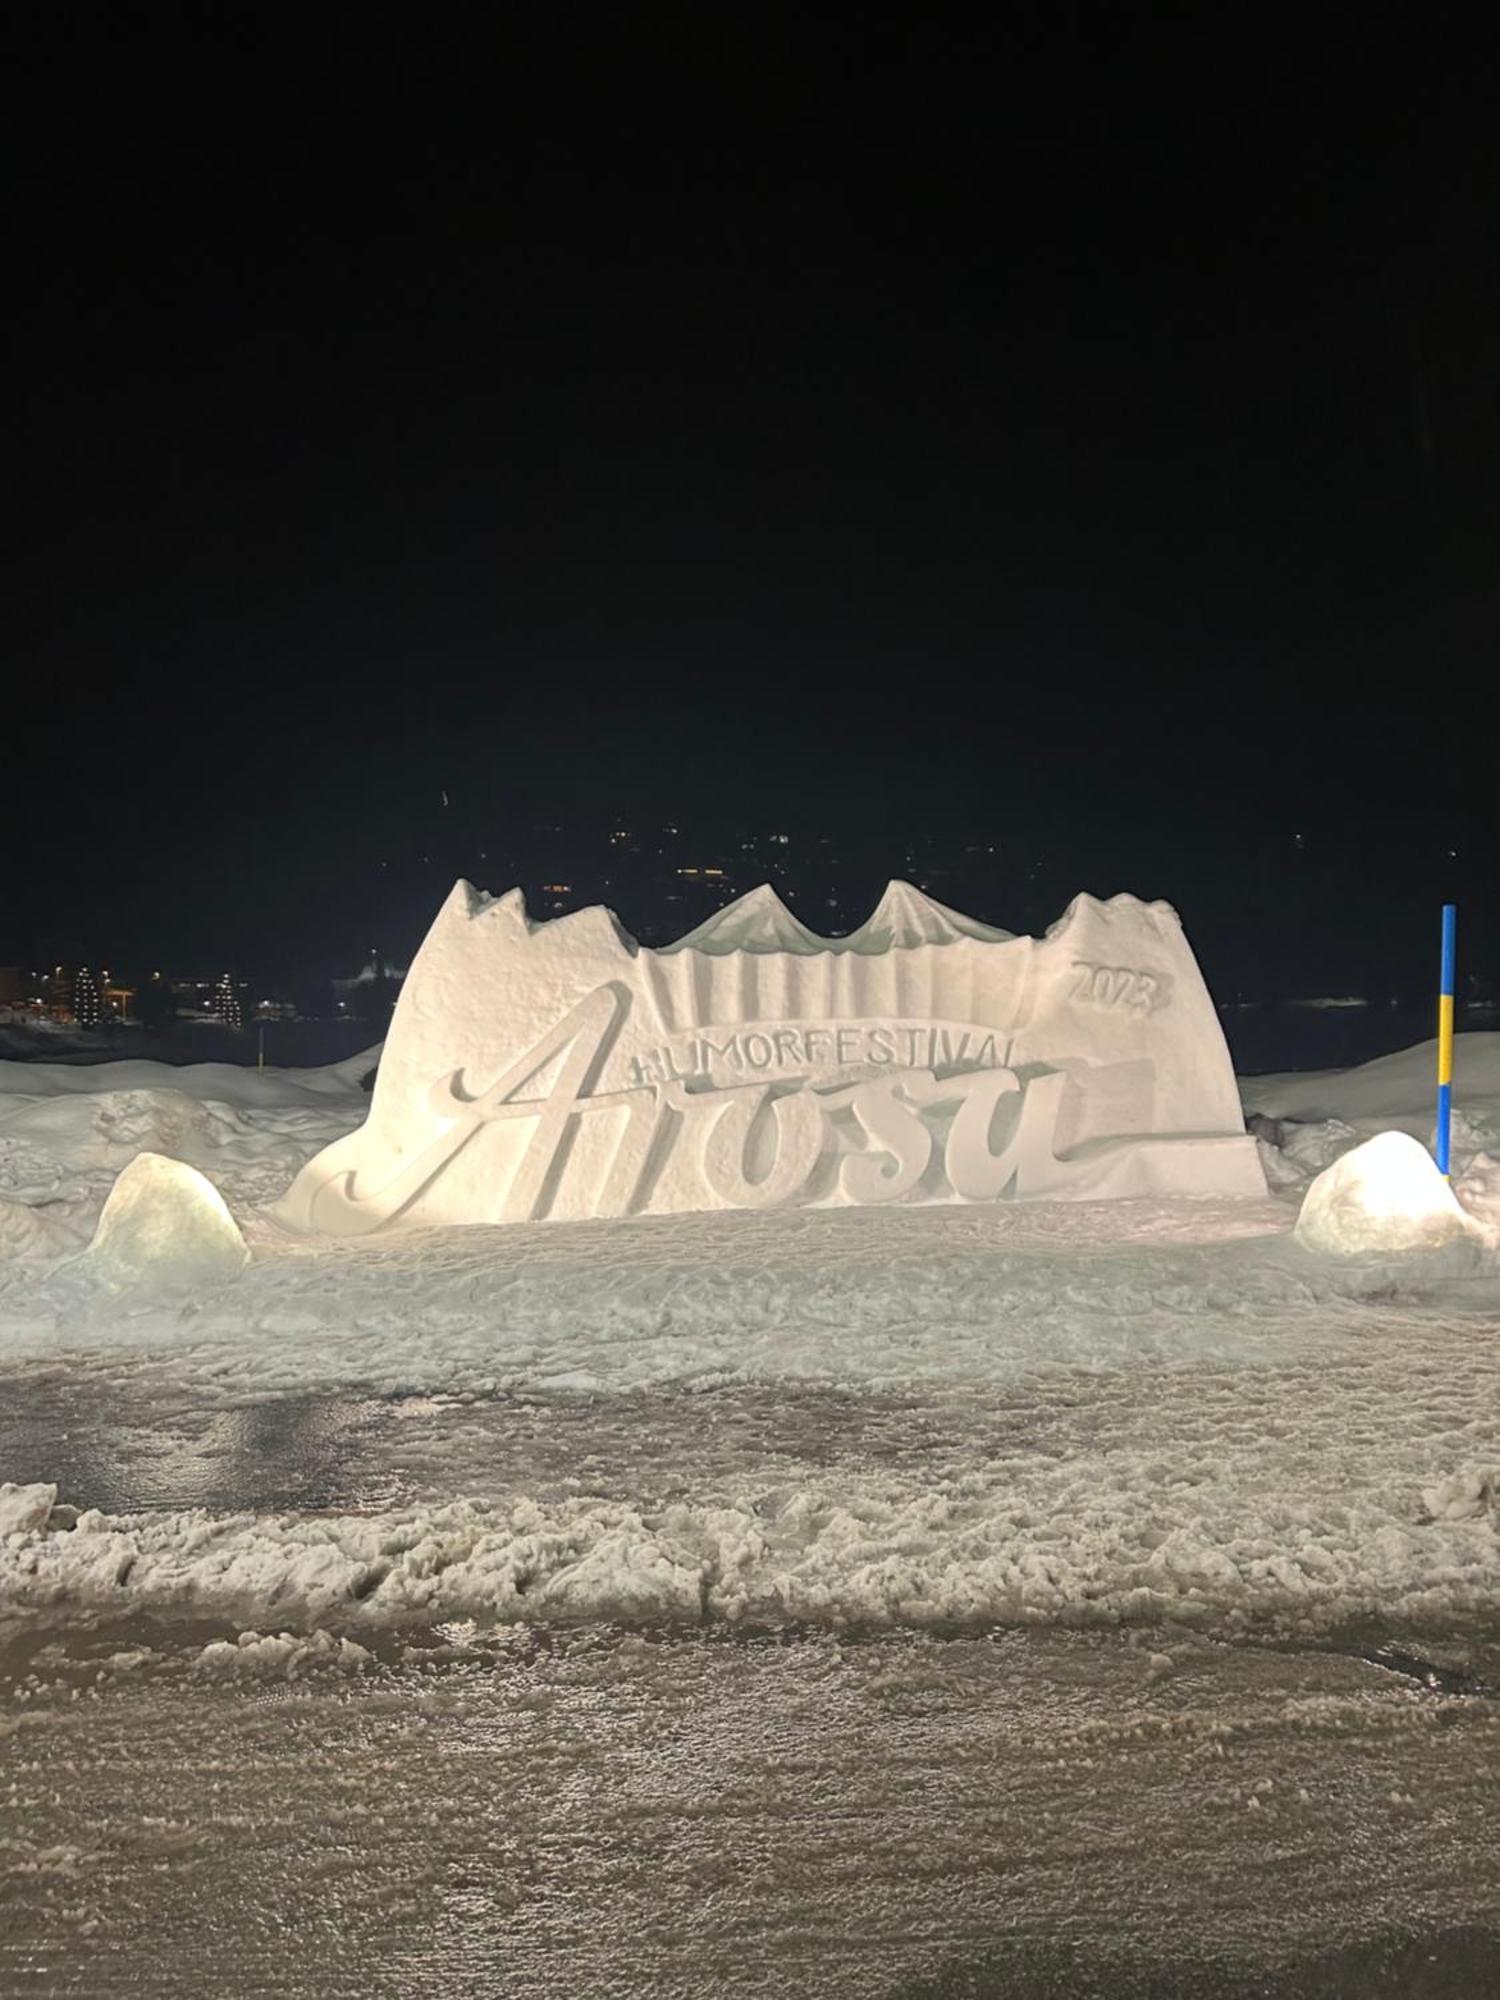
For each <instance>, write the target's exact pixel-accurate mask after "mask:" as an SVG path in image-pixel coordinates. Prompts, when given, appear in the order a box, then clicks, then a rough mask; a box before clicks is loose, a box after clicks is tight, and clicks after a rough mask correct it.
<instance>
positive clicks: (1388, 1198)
mask: <svg viewBox="0 0 1500 2000" xmlns="http://www.w3.org/2000/svg"><path fill="white" fill-rule="evenodd" d="M1473 1233H1474V1224H1473V1222H1472V1221H1471V1220H1470V1218H1469V1216H1468V1215H1467V1214H1466V1213H1465V1212H1464V1210H1463V1209H1462V1208H1460V1206H1459V1204H1458V1202H1457V1200H1456V1199H1455V1198H1454V1194H1453V1190H1452V1188H1451V1187H1450V1186H1449V1185H1448V1182H1447V1180H1446V1179H1445V1178H1444V1177H1443V1175H1442V1174H1440V1173H1439V1172H1438V1169H1437V1163H1436V1162H1435V1161H1434V1159H1433V1157H1432V1155H1431V1153H1429V1152H1428V1151H1427V1149H1426V1147H1425V1146H1422V1145H1419V1144H1418V1143H1417V1141H1416V1140H1415V1139H1412V1138H1409V1137H1408V1136H1407V1134H1406V1133H1405V1132H1381V1133H1379V1134H1378V1135H1377V1136H1376V1137H1375V1138H1373V1139H1366V1140H1365V1142H1364V1144H1363V1145H1361V1146H1356V1147H1354V1148H1353V1150H1352V1151H1351V1152H1348V1153H1344V1154H1342V1155H1341V1156H1340V1157H1339V1158H1338V1159H1337V1160H1335V1161H1334V1163H1333V1165H1332V1166H1331V1167H1325V1168H1324V1169H1323V1171H1322V1173H1320V1174H1319V1175H1318V1177H1317V1179H1316V1180H1315V1181H1314V1182H1313V1183H1312V1185H1311V1186H1310V1187H1309V1188H1308V1190H1307V1193H1306V1194H1305V1195H1304V1197H1303V1200H1302V1213H1301V1214H1300V1215H1299V1216H1298V1218H1297V1231H1296V1234H1297V1241H1298V1242H1299V1243H1301V1244H1302V1245H1303V1246H1304V1247H1305V1248H1306V1249H1308V1250H1323V1251H1327V1252H1328V1253H1329V1254H1330V1255H1332V1256H1335V1257H1360V1256H1367V1255H1369V1254H1370V1253H1372V1252H1377V1253H1378V1252H1382V1251H1384V1252H1392V1251H1403V1250H1435V1249H1438V1248H1440V1247H1441V1246H1442V1245H1443V1244H1445V1243H1453V1242H1456V1241H1458V1240H1459V1239H1460V1238H1465V1237H1469V1236H1470V1235H1471V1234H1473Z"/></svg>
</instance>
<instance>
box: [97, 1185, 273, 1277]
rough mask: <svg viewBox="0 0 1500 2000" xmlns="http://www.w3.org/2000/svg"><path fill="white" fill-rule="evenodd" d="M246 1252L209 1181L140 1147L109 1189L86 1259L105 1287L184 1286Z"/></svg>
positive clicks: (226, 1273)
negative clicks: (143, 1151) (139, 1152)
mask: <svg viewBox="0 0 1500 2000" xmlns="http://www.w3.org/2000/svg"><path fill="white" fill-rule="evenodd" d="M249 1257H250V1252H249V1251H248V1250H247V1249H246V1247H245V1239H244V1237H243V1236H241V1234H240V1232H239V1229H238V1226H237V1225H236V1223H235V1220H234V1217H233V1216H232V1215H231V1214H230V1213H229V1210H228V1209H227V1208H226V1207H225V1205H224V1197H223V1196H222V1195H221V1194H220V1193H219V1190H218V1189H217V1188H216V1187H215V1186H214V1184H213V1182H212V1181H210V1180H208V1179H206V1178H205V1177H204V1176H203V1175H202V1174H200V1173H199V1172H198V1170H197V1168H196V1167H190V1166H187V1165H185V1164H184V1162H183V1161H181V1160H168V1159H165V1158H163V1156H162V1155H161V1154H160V1153H141V1154H139V1155H138V1156H137V1157H136V1158H135V1159H134V1160H132V1161H131V1163H130V1165H129V1166H128V1167H127V1168H126V1169H125V1171H124V1173H122V1174H121V1176H120V1178H119V1179H118V1180H117V1181H116V1182H115V1184H114V1186H113V1188H111V1190H110V1195H109V1199H108V1201H106V1202H105V1204H104V1212H103V1214H102V1215H101V1216H100V1217H99V1227H98V1228H97V1229H96V1230H95V1232H94V1240H93V1242H92V1243H90V1245H89V1247H88V1249H87V1250H85V1251H84V1253H83V1260H82V1261H83V1263H84V1265H85V1267H87V1268H88V1269H90V1270H91V1272H92V1274H93V1276H94V1277H96V1278H97V1279H98V1280H99V1282H100V1283H101V1284H103V1285H104V1286H105V1287H106V1288H107V1289H108V1290H110V1291H124V1290H126V1289H128V1288H130V1287H133V1286H137V1285H142V1286H150V1287H153V1288H156V1289H165V1290H185V1289H187V1288H188V1287H190V1286H194V1285H199V1284H204V1283H208V1282H211V1281H213V1280H216V1279H223V1278H232V1277H234V1276H236V1275H237V1274H238V1273H239V1272H240V1271H241V1270H243V1269H244V1267H245V1265H246V1263H247V1262H248V1261H249Z"/></svg>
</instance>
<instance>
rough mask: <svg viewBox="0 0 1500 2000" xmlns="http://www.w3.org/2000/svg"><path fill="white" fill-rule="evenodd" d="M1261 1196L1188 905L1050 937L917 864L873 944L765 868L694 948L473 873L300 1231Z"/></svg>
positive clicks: (401, 1007)
mask: <svg viewBox="0 0 1500 2000" xmlns="http://www.w3.org/2000/svg"><path fill="white" fill-rule="evenodd" d="M1179 1192H1210V1193H1217V1194H1237V1195H1239V1194H1243V1195H1252V1194H1253V1195H1263V1194H1264V1193H1265V1182H1264V1179H1263V1177H1262V1175H1261V1170H1260V1166H1259V1164H1258V1160H1257V1155H1256V1148H1255V1142H1254V1140H1253V1139H1250V1138H1248V1137H1247V1136H1246V1133H1245V1129H1244V1124H1243V1120H1242V1118H1241V1114H1240V1107H1239V1099H1238V1096H1237V1094H1236V1090H1235V1082H1234V1076H1233V1072H1232V1070H1231V1068H1230V1063H1229V1054H1228V1050H1227V1049H1226V1047H1225V1043H1224V1037H1223V1034H1222V1032H1221V1030H1220V1027H1219V1022H1218V1017H1217V1015H1216V1014H1215V1012H1214V1009H1213V1006H1212V1003H1211V1002H1210V1000H1209V997H1208V993H1207V990H1206V989H1205V987H1204V985H1203V980H1202V977H1201V975H1200V974H1199V971H1198V968H1197V965H1196V963H1195V962H1194V959H1193V955H1192V953H1191V951H1190V950H1189V948H1188V945H1187V941H1186V939H1185V938H1184V937H1183V934H1182V927H1181V925H1180V923H1179V922H1178V919H1177V916H1176V914H1175V913H1174V912H1173V911H1172V910H1171V909H1169V908H1168V907H1167V906H1166V905H1165V904H1164V903H1151V904H1147V903H1141V902H1138V901H1137V900H1136V898H1135V897H1133V896H1117V897H1115V898H1114V899H1113V900H1112V901H1110V902H1107V903H1100V902H1096V901H1095V900H1094V899H1093V898H1092V897H1090V896H1080V897H1079V898H1078V899H1077V900H1076V901H1075V902H1074V903H1073V904H1072V905H1071V906H1070V907H1069V909H1068V911H1067V913H1066V915H1065V916H1064V917H1063V918H1062V919H1061V920H1060V922H1058V923H1057V924H1054V925H1053V927H1052V929H1051V930H1050V931H1048V933H1047V935H1046V936H1045V937H1044V938H1029V937H1012V936H1011V935H1010V934H1009V933H1008V932H1006V931H999V930H992V929H990V928H989V927H988V926H987V925H984V924H980V923H976V922H974V921H973V920H972V919H970V918H968V917H963V916H960V915H959V914H958V913H957V912H956V911H953V910H949V909H945V908H944V907H943V905H942V904H941V903H935V902H933V901H931V900H930V899H929V898H928V897H926V896H924V895H922V894H921V893H920V892H919V891H918V890H916V889H913V888H911V887H910V886H909V885H908V884H906V883H904V882H893V883H892V884H891V885H890V887H889V888H888V889H887V890H886V892H885V894H884V896H882V898H881V900H880V903H879V906H878V907H877V908H876V910H875V912H874V914H873V915H872V916H871V917H870V918H869V920H868V921H867V922H866V923H865V924H863V925H862V926H861V928H860V929H859V930H857V931H856V932H855V933H854V934H853V935H852V936H851V937H846V938H821V937H817V936H815V935H814V934H813V932H811V931H809V930H808V929H806V928H805V927H804V926H803V925H802V924H801V923H799V922H798V921H797V919H796V918H795V917H794V916H793V915H792V913H791V912H790V911H789V910H788V909H787V908H786V907H785V905H784V904H783V903H782V902H781V901H780V900H779V898H778V897H777V896H776V894H775V892H774V890H772V889H770V888H769V887H766V888H760V889H756V890H754V891H752V892H751V893H750V894H749V895H747V896H744V897H741V898H740V900H739V901H738V902H736V903H732V904H730V905H729V906H728V907H727V908H726V909H724V910H722V911H720V912H719V914H718V915H717V916H715V917H712V918H710V919H709V921H708V922H707V923H705V924H703V925H701V926H700V927H699V928H698V929H697V930H695V931H692V932H691V933H689V935H688V936H686V937H684V938H682V939H681V940H680V941H679V942H678V943H676V944H674V945H668V946H666V947H665V948H664V949H662V950H660V951H651V950H647V949H644V948H643V947H641V946H639V945H637V944H636V942H635V941H634V939H632V938H630V937H628V936H627V935H626V934H625V933H624V932H623V931H622V930H621V929H620V927H619V925H618V924H617V922H616V920H615V918H614V917H613V916H612V915H611V914H610V912H609V911H607V910H604V909H600V908H593V909H585V910H579V911H577V912H575V913H574V914H572V915H570V916H565V917H559V918H557V919H556V920H555V921H553V922H551V923H542V924H536V923H533V922H532V921H531V920H530V919H529V918H528V916H527V914H526V906H525V903H524V900H523V898H522V896H521V893H520V891H519V890H512V891H511V892H510V893H509V895H506V896H502V897H500V898H499V899H492V898H490V897H488V896H485V895H482V894H480V893H479V892H477V891H475V890H474V889H472V888H471V887H470V886H469V884H468V883H467V882H460V883H458V884H457V885H456V886H455V888H454V890H453V892H452V894H451V895H450V896H449V898H448V900H447V902H446V903H445V904H444V905H443V908H442V909H441V910H440V911H439V913H438V916H437V920H436V922H435V923H434V924H433V927H432V929H431V931H430V932H429V933H428V936H427V939H426V941H425V943H424V944H423V946H422V949H421V950H420V952H419V953H418V954H417V957H416V960H415V961H414V963H413V965H412V968H411V971H410V973H409V975H408V977H407V980H406V984H405V987H404V988H403V990H402V994H401V999H400V1002H399V1004H398V1006H397V1008H396V1013H395V1017H394V1019H393V1020H392V1023H391V1031H390V1035H389V1038H388V1039H387V1041H386V1044H385V1052H384V1054H383V1056H382V1058H381V1064H380V1073H379V1075H378V1077H377V1079H376V1083H375V1092H374V1097H373V1099H372V1102H371V1106H370V1115H369V1117H368V1119H367V1120H366V1121H365V1124H364V1125H363V1126H362V1127H361V1128H360V1130H359V1131H357V1132H353V1133H351V1134H349V1136H348V1137H347V1138H344V1139H340V1140H339V1141H337V1142H336V1143H335V1144H334V1145H332V1146H330V1147H328V1148H327V1150H326V1151H324V1152H323V1153H320V1154H319V1155H318V1156H317V1157H316V1158H315V1159H313V1160H312V1161H310V1162H309V1163H308V1165H307V1166H306V1167H304V1169H303V1170H302V1172H301V1173H300V1174H299V1175H298V1177H297V1179H296V1181H295V1182H294V1183H293V1185H292V1187H291V1189H290V1191H289V1193H288V1194H287V1196H286V1197H285V1199H284V1201H283V1203H282V1204H281V1210H280V1212H281V1214H282V1216H283V1218H284V1219H285V1220H286V1221H288V1222H289V1223H291V1224H292V1225H293V1226H294V1227H297V1228H301V1229H307V1230H314V1231H325V1232H328V1233H330V1234H334V1235H359V1234H363V1233H365V1232H367V1231H370V1230H375V1229H380V1228H384V1227H386V1226H387V1225H390V1224H395V1223H412V1224H441V1223H455V1222H526V1221H533V1220H541V1219H545V1218H551V1217H558V1218H579V1217H587V1216H601V1217H602V1216H622V1215H636V1214H661V1213H668V1212H675V1211H681V1210H686V1209H711V1208H741V1207H744V1208H776V1207H781V1206H784V1205H797V1206H823V1207H827V1206H838V1205H854V1204H867V1203H875V1202H888V1201H902V1202H938V1201H950V1202H951V1201H961V1202H988V1201H997V1200H1002V1199H1006V1198H1010V1197H1030V1196H1062V1197H1071V1198H1077V1199H1093V1198H1097V1197H1102V1196H1115V1195H1141V1194H1161V1193H1179Z"/></svg>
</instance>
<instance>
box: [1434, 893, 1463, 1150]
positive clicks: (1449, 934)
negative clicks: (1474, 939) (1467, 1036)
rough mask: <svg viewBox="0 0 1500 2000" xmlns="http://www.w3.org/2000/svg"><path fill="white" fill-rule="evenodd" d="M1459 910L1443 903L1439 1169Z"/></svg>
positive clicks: (1448, 1100) (1446, 1130) (1445, 1138)
mask: <svg viewBox="0 0 1500 2000" xmlns="http://www.w3.org/2000/svg"><path fill="white" fill-rule="evenodd" d="M1457 930H1458V912H1457V910H1456V909H1455V907H1454V905H1453V904H1452V903H1444V905H1443V970H1442V978H1441V982H1440V985H1439V989H1438V1101H1437V1163H1438V1172H1439V1173H1440V1174H1446V1173H1447V1171H1448V1144H1449V1138H1450V1128H1451V1126H1452V1123H1453V971H1454V961H1455V959H1456V957H1457V951H1456V943H1457Z"/></svg>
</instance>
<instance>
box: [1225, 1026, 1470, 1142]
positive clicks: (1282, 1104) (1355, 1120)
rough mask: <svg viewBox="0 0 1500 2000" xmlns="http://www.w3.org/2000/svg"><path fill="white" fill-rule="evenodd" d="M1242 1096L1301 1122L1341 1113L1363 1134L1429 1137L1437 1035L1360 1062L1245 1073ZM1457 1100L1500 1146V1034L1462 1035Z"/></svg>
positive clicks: (1253, 1105)
mask: <svg viewBox="0 0 1500 2000" xmlns="http://www.w3.org/2000/svg"><path fill="white" fill-rule="evenodd" d="M1240 1096H1241V1098H1242V1100H1243V1102H1244V1106H1245V1109H1246V1111H1247V1112H1251V1113H1254V1114H1256V1115H1258V1116H1260V1117H1264V1118H1272V1119H1284V1120H1287V1121H1288V1122H1290V1123H1294V1124H1297V1125H1320V1124H1323V1123H1325V1122H1327V1121H1329V1120H1332V1119H1337V1120H1339V1121H1340V1122H1341V1123H1342V1124H1343V1125H1344V1126H1345V1127H1346V1128H1347V1129H1348V1130H1349V1131H1350V1132H1351V1133H1353V1134H1355V1135H1356V1136H1357V1137H1360V1138H1367V1137H1370V1136H1371V1135H1372V1134H1373V1133H1374V1132H1375V1131H1377V1130H1394V1131H1400V1132H1407V1133H1410V1135H1411V1136H1412V1137H1413V1138H1414V1139H1423V1140H1426V1139H1428V1138H1430V1137H1431V1134H1432V1121H1433V1114H1434V1107H1435V1102H1436V1098H1437V1043H1436V1042H1435V1041H1433V1042H1421V1043H1418V1045H1417V1046H1416V1047H1415V1048H1410V1049H1400V1050H1398V1051H1397V1053H1396V1054H1395V1055H1389V1056H1381V1057H1379V1058H1378V1060H1376V1061H1375V1062H1368V1063H1362V1064H1361V1065H1360V1066H1359V1068H1357V1069H1345V1070H1321V1071H1312V1072H1307V1071H1303V1072H1293V1073H1292V1074H1290V1075H1286V1076H1251V1077H1242V1078H1241V1079H1240ZM1453 1102H1454V1105H1455V1107H1456V1109H1457V1112H1458V1115H1459V1117H1460V1118H1461V1119H1467V1120H1469V1121H1470V1125H1471V1128H1472V1130H1473V1132H1474V1142H1475V1143H1476V1144H1479V1145H1485V1146H1489V1144H1490V1143H1491V1141H1493V1142H1494V1144H1495V1146H1496V1147H1497V1148H1500V1034H1468V1035H1459V1036H1458V1037H1457V1038H1456V1040H1455V1042H1454V1058H1453Z"/></svg>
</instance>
